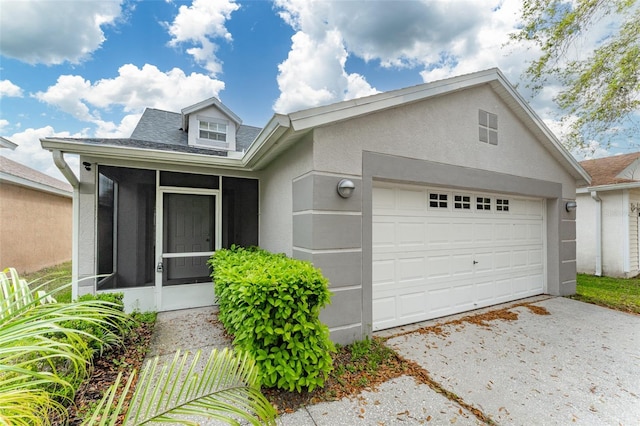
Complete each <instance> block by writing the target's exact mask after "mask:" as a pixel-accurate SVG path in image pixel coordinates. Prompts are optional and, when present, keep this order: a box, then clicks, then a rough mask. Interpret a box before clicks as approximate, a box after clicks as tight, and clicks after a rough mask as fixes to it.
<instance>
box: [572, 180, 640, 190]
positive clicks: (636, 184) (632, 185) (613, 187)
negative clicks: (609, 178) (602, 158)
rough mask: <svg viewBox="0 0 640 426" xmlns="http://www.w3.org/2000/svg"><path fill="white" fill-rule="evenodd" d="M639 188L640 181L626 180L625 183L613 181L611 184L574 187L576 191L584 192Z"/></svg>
mask: <svg viewBox="0 0 640 426" xmlns="http://www.w3.org/2000/svg"><path fill="white" fill-rule="evenodd" d="M636 188H640V182H627V183H614V184H611V185H600V186H588V187H586V188H585V187H583V188H578V189H576V192H577V193H586V192H591V191H597V192H601V191H617V190H622V189H636Z"/></svg>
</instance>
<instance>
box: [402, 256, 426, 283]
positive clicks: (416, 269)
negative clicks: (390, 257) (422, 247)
mask: <svg viewBox="0 0 640 426" xmlns="http://www.w3.org/2000/svg"><path fill="white" fill-rule="evenodd" d="M397 265H398V280H399V281H400V282H402V281H411V280H416V279H417V280H420V281H422V280H424V270H425V265H424V257H410V258H405V259H398V261H397Z"/></svg>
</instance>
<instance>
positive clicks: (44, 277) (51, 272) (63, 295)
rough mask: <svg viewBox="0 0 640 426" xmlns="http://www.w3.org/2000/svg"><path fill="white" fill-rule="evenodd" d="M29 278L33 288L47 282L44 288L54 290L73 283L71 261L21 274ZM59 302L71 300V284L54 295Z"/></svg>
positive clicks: (21, 276)
mask: <svg viewBox="0 0 640 426" xmlns="http://www.w3.org/2000/svg"><path fill="white" fill-rule="evenodd" d="M20 278H23V279H25V280H27V282H28V283H29V284H30V286H31V288H35V287H38V286H40V285H42V284H46V285H45V286H44V287H43V288H42V290H44V291H52V290H53V289H56V288H58V287H60V286H63V285H65V284H69V283H71V262H65V263H62V264H60V265H57V266H52V267H50V268H45V269H41V270H39V271H37V272H32V273H30V274H24V275H20ZM53 297H55V299H56V300H57V301H58V302H71V286H68V287H66V288H65V289H63V290H60V291H59V292H57V293H55V294H54V295H53Z"/></svg>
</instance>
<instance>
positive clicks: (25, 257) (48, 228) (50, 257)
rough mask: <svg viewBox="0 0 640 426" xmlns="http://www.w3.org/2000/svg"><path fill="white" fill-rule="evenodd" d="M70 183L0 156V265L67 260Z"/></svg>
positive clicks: (33, 267)
mask: <svg viewBox="0 0 640 426" xmlns="http://www.w3.org/2000/svg"><path fill="white" fill-rule="evenodd" d="M71 190H72V188H71V186H70V185H69V184H68V183H66V182H61V181H59V180H57V179H54V178H52V177H49V176H47V175H45V174H43V173H40V172H38V171H36V170H33V169H31V168H29V167H27V166H24V165H22V164H19V163H16V162H15V161H11V160H9V159H8V158H5V157H3V156H0V268H2V269H4V268H7V267H14V268H16V269H17V270H18V272H20V273H28V272H33V271H37V270H40V269H42V268H45V267H49V266H54V265H58V264H60V263H63V262H66V261H69V260H71V235H72V226H71V225H72V221H71V214H72V200H71V195H72V192H71Z"/></svg>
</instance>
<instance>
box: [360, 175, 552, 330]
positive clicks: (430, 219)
mask: <svg viewBox="0 0 640 426" xmlns="http://www.w3.org/2000/svg"><path fill="white" fill-rule="evenodd" d="M544 235H545V230H544V201H543V200H541V199H531V198H523V197H516V196H512V195H500V194H489V193H478V192H469V191H456V190H453V189H442V188H426V187H422V186H414V185H398V184H393V185H392V184H386V183H375V185H374V188H373V329H374V330H381V329H385V328H389V327H396V326H400V325H404V324H410V323H413V322H418V321H424V320H427V319H431V318H437V317H441V316H444V315H451V314H455V313H459V312H464V311H468V310H472V309H476V308H481V307H485V306H490V305H494V304H497V303H502V302H507V301H510V300H516V299H520V298H523V297H528V296H533V295H536V294H541V293H543V292H544V281H545V279H544V277H545V273H544V270H545V265H544V263H545V262H544V259H545V253H544Z"/></svg>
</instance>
